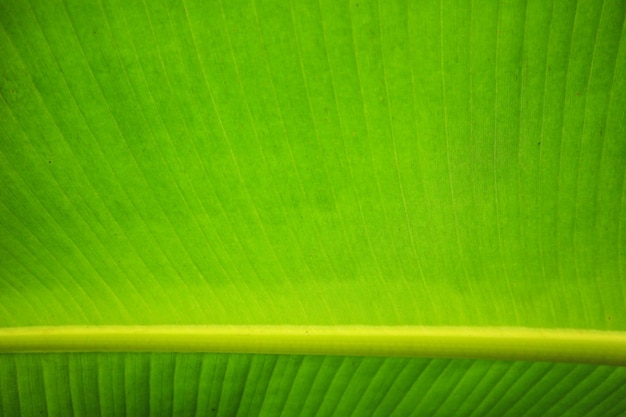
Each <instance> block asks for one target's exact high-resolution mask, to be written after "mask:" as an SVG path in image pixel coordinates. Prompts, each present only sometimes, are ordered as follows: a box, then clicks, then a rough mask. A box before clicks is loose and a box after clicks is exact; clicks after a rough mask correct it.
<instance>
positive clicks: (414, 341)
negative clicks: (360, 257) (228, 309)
mask: <svg viewBox="0 0 626 417" xmlns="http://www.w3.org/2000/svg"><path fill="white" fill-rule="evenodd" d="M164 351H167V352H222V353H259V354H309V355H346V356H351V355H352V356H405V357H433V358H474V359H504V360H533V361H555V362H577V363H595V364H607V365H620V366H625V365H626V332H614V331H597V330H575V329H535V328H511V327H427V326H264V325H254V326H239V325H238V326H226V325H208V326H186V325H183V326H57V327H10V328H0V352H4V353H9V352H164Z"/></svg>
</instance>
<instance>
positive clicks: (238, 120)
mask: <svg viewBox="0 0 626 417" xmlns="http://www.w3.org/2000/svg"><path fill="white" fill-rule="evenodd" d="M130 3H131V4H129V2H126V1H119V2H115V1H103V2H101V3H95V4H85V2H82V1H65V2H63V1H31V2H30V3H29V2H28V1H17V0H4V1H2V2H0V23H1V30H0V50H1V51H2V52H1V53H2V55H1V57H2V58H1V60H0V75H1V77H0V95H1V101H0V126H2V130H1V135H0V141H1V147H0V149H1V152H0V172H1V174H0V180H1V181H2V184H1V188H0V190H1V191H0V193H1V196H2V199H1V204H0V230H1V232H0V233H1V239H0V245H1V246H0V250H1V252H0V259H1V260H2V262H0V325H3V326H20V325H57V324H181V323H187V324H207V323H209V324H212V323H239V324H247V323H252V324H370V325H375V324H385V325H392V324H426V325H464V326H494V325H507V326H518V325H521V326H531V327H571V328H594V329H618V330H624V329H626V304H625V302H624V300H625V299H626V295H625V294H626V290H625V286H626V285H625V282H626V280H625V277H624V274H623V270H624V268H626V257H625V256H624V253H623V250H622V247H623V246H624V241H625V238H624V233H623V231H622V229H623V227H622V226H621V223H622V221H623V220H624V218H625V216H626V211H625V208H624V207H625V204H624V199H623V194H624V184H625V183H624V166H625V165H626V164H625V161H626V140H625V138H626V129H625V112H624V109H626V76H625V74H626V36H624V17H625V15H626V3H625V2H623V1H608V0H607V1H605V2H604V4H602V3H601V2H598V1H591V0H585V1H580V2H578V4H576V2H571V1H569V2H568V1H558V2H554V4H553V5H552V4H549V3H547V2H545V1H539V0H535V1H530V2H528V3H527V4H526V3H525V2H522V1H503V2H474V4H472V3H471V2H467V1H458V2H447V1H443V2H441V3H440V2H434V1H418V2H402V1H380V2H379V3H375V2H370V1H365V2H362V1H359V2H351V3H349V4H348V3H347V2H345V3H344V2H338V1H325V0H322V1H321V2H320V3H319V4H318V3H317V2H315V1H313V2H309V1H304V2H300V1H293V2H291V3H290V2H289V1H270V2H254V1H252V2H246V1H237V2H220V1H211V2H205V1H192V0H189V1H186V2H165V1H150V2H145V3H143V2H130Z"/></svg>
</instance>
